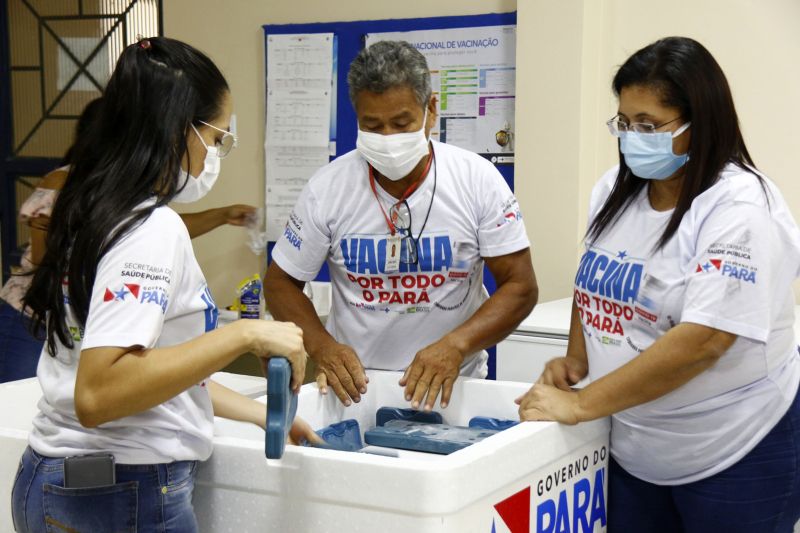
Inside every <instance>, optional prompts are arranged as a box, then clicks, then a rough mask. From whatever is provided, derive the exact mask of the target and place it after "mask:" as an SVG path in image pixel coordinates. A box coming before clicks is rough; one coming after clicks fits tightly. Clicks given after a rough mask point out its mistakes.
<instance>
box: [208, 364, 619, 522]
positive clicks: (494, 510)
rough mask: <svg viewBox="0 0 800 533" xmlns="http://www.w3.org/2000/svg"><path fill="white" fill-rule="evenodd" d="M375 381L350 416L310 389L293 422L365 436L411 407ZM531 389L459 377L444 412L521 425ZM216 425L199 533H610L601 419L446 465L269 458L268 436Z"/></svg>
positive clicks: (439, 460)
mask: <svg viewBox="0 0 800 533" xmlns="http://www.w3.org/2000/svg"><path fill="white" fill-rule="evenodd" d="M368 374H369V377H370V383H369V392H368V393H367V394H366V395H364V396H363V398H362V401H361V403H359V404H354V405H352V406H351V407H348V408H346V407H344V406H343V405H341V403H340V402H339V401H338V399H336V397H335V396H334V395H333V394H332V393H331V394H329V395H327V396H322V395H320V394H319V392H318V390H317V388H316V385H313V384H311V385H306V386H304V387H303V390H302V392H301V395H300V402H299V409H298V415H299V416H302V417H303V418H305V419H306V420H307V421H308V422H309V423H310V424H311V425H312V426H313V427H314V428H315V429H318V428H321V427H324V426H327V425H328V424H331V423H333V422H337V421H340V420H344V419H350V418H354V419H356V420H357V421H358V422H359V426H360V427H361V430H362V435H363V431H365V430H366V429H368V428H370V427H372V426H374V425H375V412H376V411H377V409H378V408H379V407H383V406H392V407H403V406H407V402H405V401H404V400H403V397H402V395H403V389H402V388H401V387H399V386H398V385H397V381H398V379H399V378H400V374H399V373H393V372H373V371H371V372H369V373H368ZM525 390H527V386H525V385H523V384H518V383H504V382H494V381H486V380H476V379H459V380H458V381H457V383H456V386H455V389H454V391H453V396H452V401H451V404H450V406H449V407H448V408H447V409H444V410H440V412H441V414H442V416H443V417H444V421H445V423H448V424H456V425H466V424H467V422H468V421H469V419H470V418H472V417H473V416H478V415H481V416H491V417H498V418H517V406H516V404H514V398H516V397H517V396H519V395H520V394H521V393H523V392H524V391H525ZM216 427H217V438H216V441H215V450H214V454H213V456H212V458H211V459H210V460H209V461H208V462H207V463H205V464H204V465H203V466H202V467H201V468H200V469H199V471H198V480H197V489H196V493H195V498H194V503H195V509H196V511H197V515H198V519H199V520H200V524H201V527H202V529H203V530H204V531H208V532H224V531H230V532H237V533H238V532H249V531H253V532H256V531H259V532H261V531H287V532H306V531H308V532H311V531H314V532H340V531H345V530H346V531H348V532H353V533H357V532H376V531H380V532H381V533H390V532H403V533H405V532H412V531H413V532H420V533H424V532H437V533H438V532H459V533H463V532H472V531H474V532H481V533H491V532H497V533H500V532H506V531H510V532H512V533H517V532H522V531H524V532H526V533H527V532H528V531H542V532H555V531H564V530H565V529H564V528H563V527H559V524H560V523H561V522H564V521H566V522H568V523H569V526H568V527H569V529H568V530H569V531H571V532H573V533H579V532H581V531H604V530H605V528H604V525H605V507H604V504H605V499H606V498H605V496H606V493H605V491H606V488H607V487H606V484H605V474H606V471H607V463H608V454H607V450H608V430H609V427H608V423H607V421H606V420H600V421H595V422H591V423H587V424H581V425H579V426H574V427H566V426H562V425H559V424H555V423H533V422H531V423H525V424H521V425H519V426H516V427H514V428H511V429H508V430H506V431H503V432H501V433H499V434H497V435H494V436H492V437H490V438H488V439H486V440H484V441H483V442H480V443H477V444H474V445H472V446H470V447H468V448H466V449H463V450H460V451H458V452H456V453H453V454H451V455H447V456H440V455H432V454H422V453H415V452H401V453H400V457H397V458H395V457H383V456H377V455H369V454H363V453H349V452H340V451H333V450H322V449H316V448H303V447H295V446H288V447H287V448H286V452H285V454H284V456H283V458H282V459H280V460H267V459H265V458H264V442H263V439H264V433H263V431H260V430H259V429H258V428H255V427H253V426H251V425H246V424H240V423H236V422H231V421H227V420H218V421H217V424H216ZM592 509H594V513H592ZM576 511H577V512H576ZM574 526H577V528H576V527H574Z"/></svg>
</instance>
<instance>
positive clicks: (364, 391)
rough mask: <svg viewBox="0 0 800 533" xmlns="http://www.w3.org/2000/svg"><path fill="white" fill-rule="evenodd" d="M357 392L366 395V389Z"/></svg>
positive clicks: (362, 388)
mask: <svg viewBox="0 0 800 533" xmlns="http://www.w3.org/2000/svg"><path fill="white" fill-rule="evenodd" d="M359 392H360V393H361V394H366V393H367V388H366V387H361V390H360V391H359Z"/></svg>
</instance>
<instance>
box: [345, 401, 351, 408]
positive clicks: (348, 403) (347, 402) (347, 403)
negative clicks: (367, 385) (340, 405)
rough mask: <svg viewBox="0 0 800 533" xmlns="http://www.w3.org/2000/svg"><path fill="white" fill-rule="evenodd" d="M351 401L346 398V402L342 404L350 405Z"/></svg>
mask: <svg viewBox="0 0 800 533" xmlns="http://www.w3.org/2000/svg"><path fill="white" fill-rule="evenodd" d="M351 403H352V402H350V400H347V401H346V402H344V405H345V407H350V405H351Z"/></svg>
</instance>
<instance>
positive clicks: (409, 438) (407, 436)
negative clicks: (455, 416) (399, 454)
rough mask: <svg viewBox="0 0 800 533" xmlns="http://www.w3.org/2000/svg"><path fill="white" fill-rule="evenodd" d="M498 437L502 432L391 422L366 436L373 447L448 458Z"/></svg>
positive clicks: (409, 422)
mask: <svg viewBox="0 0 800 533" xmlns="http://www.w3.org/2000/svg"><path fill="white" fill-rule="evenodd" d="M495 433H498V431H497V430H492V429H478V428H467V427H461V426H449V425H447V424H425V423H420V422H411V421H408V420H390V421H389V422H387V423H386V424H385V425H383V426H381V427H376V428H372V429H370V430H368V431H367V432H366V433H364V440H365V441H366V443H367V444H371V445H373V446H383V447H386V448H399V449H402V450H413V451H418V452H429V453H440V454H445V455H446V454H449V453H453V452H455V451H458V450H460V449H462V448H466V447H467V446H469V445H470V444H475V443H476V442H480V441H482V440H483V439H485V438H486V437H490V436H492V435H494V434H495Z"/></svg>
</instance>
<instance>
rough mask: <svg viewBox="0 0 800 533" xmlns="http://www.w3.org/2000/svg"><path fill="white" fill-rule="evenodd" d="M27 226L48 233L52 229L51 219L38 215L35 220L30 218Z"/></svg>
mask: <svg viewBox="0 0 800 533" xmlns="http://www.w3.org/2000/svg"><path fill="white" fill-rule="evenodd" d="M27 224H28V226H29V227H31V228H33V229H38V230H41V231H47V230H48V229H50V217H49V216H47V215H38V216H35V217H33V218H29V219H28V220H27Z"/></svg>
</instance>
